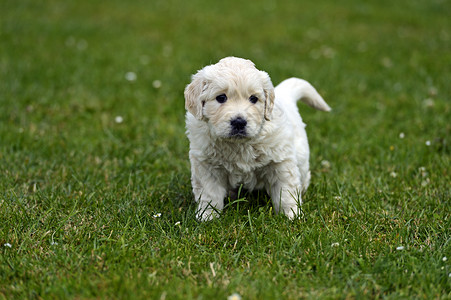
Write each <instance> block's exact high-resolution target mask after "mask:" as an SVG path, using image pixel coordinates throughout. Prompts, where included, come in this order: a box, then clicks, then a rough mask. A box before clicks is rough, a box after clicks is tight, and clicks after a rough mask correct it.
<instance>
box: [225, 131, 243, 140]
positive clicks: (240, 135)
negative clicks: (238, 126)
mask: <svg viewBox="0 0 451 300" xmlns="http://www.w3.org/2000/svg"><path fill="white" fill-rule="evenodd" d="M229 137H231V138H236V139H242V138H246V137H247V133H246V130H238V131H237V130H232V132H230V135H229Z"/></svg>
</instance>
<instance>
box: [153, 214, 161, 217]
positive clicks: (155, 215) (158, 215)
mask: <svg viewBox="0 0 451 300" xmlns="http://www.w3.org/2000/svg"><path fill="white" fill-rule="evenodd" d="M153 217H154V218H159V217H161V213H156V214H154V215H153Z"/></svg>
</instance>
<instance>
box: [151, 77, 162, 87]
mask: <svg viewBox="0 0 451 300" xmlns="http://www.w3.org/2000/svg"><path fill="white" fill-rule="evenodd" d="M152 86H153V87H154V88H156V89H159V88H161V80H158V79H157V80H154V81H153V82H152Z"/></svg>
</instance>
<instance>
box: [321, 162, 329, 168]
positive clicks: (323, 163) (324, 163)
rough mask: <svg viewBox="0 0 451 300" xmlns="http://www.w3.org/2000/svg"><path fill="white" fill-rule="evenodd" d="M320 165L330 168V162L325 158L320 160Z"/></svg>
mask: <svg viewBox="0 0 451 300" xmlns="http://www.w3.org/2000/svg"><path fill="white" fill-rule="evenodd" d="M321 166H322V167H323V168H326V169H329V168H330V162H329V161H327V160H322V161H321Z"/></svg>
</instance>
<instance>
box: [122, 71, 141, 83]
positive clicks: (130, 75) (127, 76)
mask: <svg viewBox="0 0 451 300" xmlns="http://www.w3.org/2000/svg"><path fill="white" fill-rule="evenodd" d="M137 78H138V76H136V73H135V72H127V73H125V79H127V80H128V81H135V80H136V79H137Z"/></svg>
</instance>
